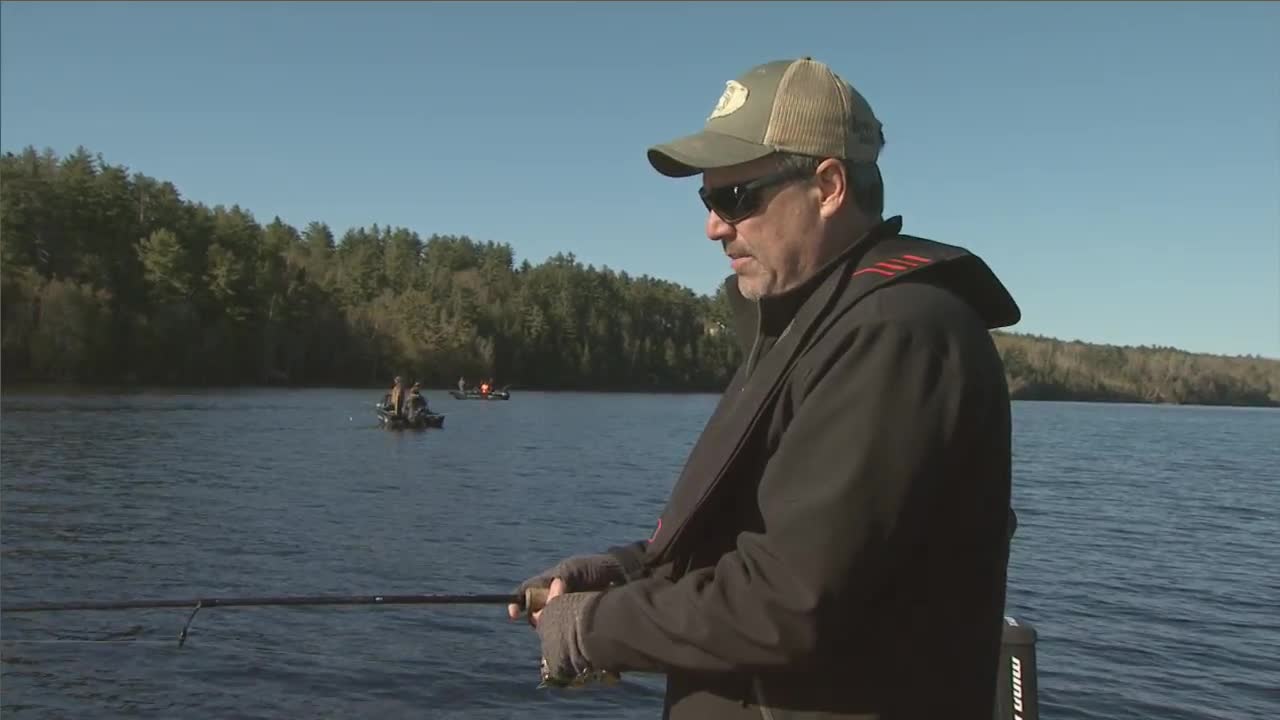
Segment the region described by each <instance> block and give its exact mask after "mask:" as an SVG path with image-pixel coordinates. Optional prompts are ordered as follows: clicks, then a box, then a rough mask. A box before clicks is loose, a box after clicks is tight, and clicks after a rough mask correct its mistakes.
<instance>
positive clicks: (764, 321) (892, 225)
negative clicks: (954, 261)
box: [724, 215, 902, 354]
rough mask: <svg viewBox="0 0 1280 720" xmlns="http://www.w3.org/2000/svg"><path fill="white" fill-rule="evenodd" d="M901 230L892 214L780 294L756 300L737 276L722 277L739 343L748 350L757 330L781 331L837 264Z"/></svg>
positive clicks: (839, 265) (899, 220)
mask: <svg viewBox="0 0 1280 720" xmlns="http://www.w3.org/2000/svg"><path fill="white" fill-rule="evenodd" d="M901 230H902V216H900V215H895V216H893V217H891V218H889V219H887V220H882V221H881V222H879V223H877V224H876V225H874V226H872V227H871V228H870V229H869V230H867V232H865V233H863V235H862V236H861V237H860V238H858V239H857V240H855V241H854V242H852V243H850V244H849V247H847V248H845V249H844V250H842V251H841V252H840V254H839V255H837V256H835V257H834V258H832V259H831V260H828V261H827V262H826V263H824V264H823V265H822V267H820V268H818V271H817V272H815V273H814V274H813V276H812V277H810V278H809V279H808V280H805V281H804V282H803V283H801V284H800V285H798V286H796V287H794V288H792V289H791V290H788V291H787V292H785V293H783V294H781V295H773V296H770V297H766V298H762V299H760V300H750V299H748V298H746V297H744V296H743V295H742V292H741V291H739V289H738V276H737V275H730V276H728V277H727V278H725V280H724V290H725V294H726V296H727V297H728V299H729V308H730V310H731V311H732V313H733V328H734V331H735V335H736V336H737V340H738V344H739V347H741V348H742V352H743V353H744V354H750V352H751V349H752V346H753V345H754V341H755V338H756V336H757V335H758V334H764V335H768V336H772V337H777V336H778V335H781V334H782V333H783V331H784V330H785V329H786V328H787V326H788V325H790V324H791V322H792V321H793V320H794V319H795V316H796V313H797V312H799V310H800V308H801V307H802V306H803V305H804V303H805V301H806V300H808V299H809V298H810V297H811V296H813V294H814V292H815V291H817V290H818V288H819V287H821V286H822V285H823V283H824V282H825V281H826V280H828V279H829V278H830V277H831V275H832V273H834V272H835V270H836V269H837V268H840V267H844V265H845V264H846V263H847V262H848V261H849V259H850V256H851V255H853V254H854V253H858V252H862V251H864V250H866V249H867V248H868V247H870V246H871V245H873V244H875V243H876V242H877V241H879V240H881V239H882V238H885V237H889V236H892V235H897V234H898V232H900V231H901Z"/></svg>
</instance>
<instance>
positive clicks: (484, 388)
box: [480, 382, 489, 395]
mask: <svg viewBox="0 0 1280 720" xmlns="http://www.w3.org/2000/svg"><path fill="white" fill-rule="evenodd" d="M480 394H481V395H488V394H489V383H487V382H482V383H480Z"/></svg>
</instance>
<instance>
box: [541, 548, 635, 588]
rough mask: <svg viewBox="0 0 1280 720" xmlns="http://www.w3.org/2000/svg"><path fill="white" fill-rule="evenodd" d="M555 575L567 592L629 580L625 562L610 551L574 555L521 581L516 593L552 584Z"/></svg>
mask: <svg viewBox="0 0 1280 720" xmlns="http://www.w3.org/2000/svg"><path fill="white" fill-rule="evenodd" d="M554 578H560V579H561V580H564V582H565V592H566V593H575V592H583V591H588V590H604V589H605V588H607V587H609V586H610V585H614V584H622V583H624V582H626V581H627V578H626V575H624V574H623V572H622V566H621V565H619V564H618V561H617V560H615V559H614V557H613V556H612V555H609V554H608V553H600V554H597V555H574V556H573V557H569V558H565V559H564V560H561V561H560V562H559V563H556V565H555V566H554V567H550V568H548V569H546V570H543V571H542V572H540V573H538V574H537V575H534V576H533V577H531V578H529V579H528V580H525V581H524V582H522V583H520V586H519V587H517V588H516V593H515V594H516V595H519V596H521V597H523V596H524V593H525V591H526V590H528V589H529V588H549V587H551V581H552V579H554Z"/></svg>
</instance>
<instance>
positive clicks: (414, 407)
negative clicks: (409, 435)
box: [404, 382, 431, 422]
mask: <svg viewBox="0 0 1280 720" xmlns="http://www.w3.org/2000/svg"><path fill="white" fill-rule="evenodd" d="M429 412H431V411H430V409H428V407H427V399H426V398H424V397H422V383H417V382H415V383H414V384H413V385H412V386H411V387H410V388H409V399H408V400H407V401H406V402H405V411H404V415H405V419H406V420H408V421H409V422H414V421H415V420H417V419H418V416H419V415H423V414H426V413H429Z"/></svg>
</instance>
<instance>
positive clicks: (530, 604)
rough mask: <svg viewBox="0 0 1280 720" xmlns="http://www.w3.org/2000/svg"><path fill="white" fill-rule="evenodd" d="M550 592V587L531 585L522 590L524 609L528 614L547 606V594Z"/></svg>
mask: <svg viewBox="0 0 1280 720" xmlns="http://www.w3.org/2000/svg"><path fill="white" fill-rule="evenodd" d="M550 593H551V589H550V588H544V587H531V588H529V589H527V590H525V591H524V598H523V604H524V609H525V610H527V611H528V612H529V613H530V614H533V613H535V612H538V611H539V610H541V609H542V608H544V607H546V606H547V595H549V594H550Z"/></svg>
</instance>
